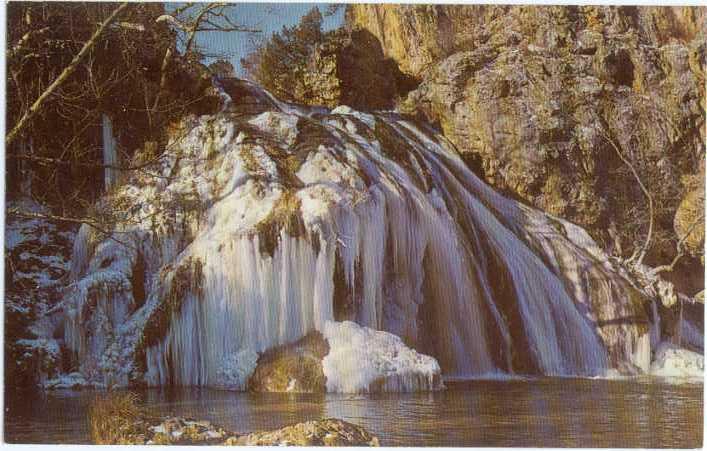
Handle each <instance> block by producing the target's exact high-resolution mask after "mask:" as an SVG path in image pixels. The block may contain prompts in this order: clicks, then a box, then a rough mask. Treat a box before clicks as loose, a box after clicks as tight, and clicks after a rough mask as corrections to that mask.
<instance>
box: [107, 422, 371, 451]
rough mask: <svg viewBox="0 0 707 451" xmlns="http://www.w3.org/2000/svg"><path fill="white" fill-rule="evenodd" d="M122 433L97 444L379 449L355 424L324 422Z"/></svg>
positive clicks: (140, 428) (195, 425) (151, 427)
mask: <svg viewBox="0 0 707 451" xmlns="http://www.w3.org/2000/svg"><path fill="white" fill-rule="evenodd" d="M128 426H129V427H127V428H124V432H122V433H119V434H115V435H114V436H112V437H110V440H105V438H104V437H102V441H101V442H100V443H101V444H104V445H109V444H111V445H112V444H120V445H181V446H193V445H222V446H223V445H226V446H233V445H236V446H379V442H378V438H376V437H375V436H373V435H371V434H370V433H369V432H368V431H366V430H365V429H364V428H362V427H360V426H356V425H355V424H352V423H349V422H346V421H343V420H339V419H335V418H325V419H322V420H316V421H307V422H305V423H298V424H294V425H291V426H285V427H283V428H281V429H276V430H273V431H262V432H253V433H235V432H231V431H228V430H226V429H224V428H222V427H219V426H217V425H214V424H212V423H211V422H210V421H205V420H194V419H189V418H180V417H170V418H166V419H164V420H163V421H161V422H158V423H157V424H151V422H150V421H147V420H145V419H139V420H133V421H132V422H131V423H130V424H129V425H128Z"/></svg>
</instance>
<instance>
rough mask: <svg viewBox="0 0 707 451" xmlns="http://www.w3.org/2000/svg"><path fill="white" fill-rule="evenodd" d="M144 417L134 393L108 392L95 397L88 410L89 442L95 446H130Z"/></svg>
mask: <svg viewBox="0 0 707 451" xmlns="http://www.w3.org/2000/svg"><path fill="white" fill-rule="evenodd" d="M144 417H145V411H144V409H143V408H142V406H140V405H139V398H138V396H137V395H136V394H135V393H132V392H108V393H106V394H104V395H101V396H97V397H96V398H95V399H94V400H93V401H92V402H91V405H90V406H89V409H88V425H89V430H90V433H91V440H92V441H93V442H94V443H95V444H96V445H116V444H130V443H131V442H132V441H134V440H132V437H134V436H135V435H137V434H138V433H139V431H138V425H139V424H141V422H142V421H143V420H144Z"/></svg>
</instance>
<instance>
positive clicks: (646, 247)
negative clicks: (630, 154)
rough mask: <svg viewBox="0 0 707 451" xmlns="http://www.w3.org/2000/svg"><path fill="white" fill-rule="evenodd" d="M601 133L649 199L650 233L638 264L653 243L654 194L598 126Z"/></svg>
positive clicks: (642, 248)
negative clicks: (652, 194)
mask: <svg viewBox="0 0 707 451" xmlns="http://www.w3.org/2000/svg"><path fill="white" fill-rule="evenodd" d="M597 130H598V131H599V133H600V134H601V135H602V136H603V137H604V139H605V140H606V141H607V142H608V143H609V144H611V147H613V148H614V150H615V151H616V154H617V155H618V156H619V158H620V159H621V161H623V162H624V164H625V165H626V166H628V168H629V169H630V170H631V173H632V174H633V177H634V178H635V179H636V182H638V186H640V187H641V191H643V194H644V195H645V196H646V198H647V199H648V214H649V217H648V233H647V234H646V241H645V242H644V243H643V247H641V252H640V253H639V254H638V259H637V260H636V263H637V264H639V265H640V264H641V263H643V259H644V258H645V256H646V253H647V252H648V248H649V247H650V244H651V239H652V237H653V216H655V213H654V211H653V196H651V193H650V192H649V191H648V188H646V186H645V185H644V184H643V182H642V181H641V177H639V176H638V172H637V171H636V168H634V167H633V164H631V162H630V161H629V160H628V159H627V158H626V157H625V156H624V154H623V152H621V149H620V148H619V146H618V145H617V144H616V143H615V142H614V140H613V139H611V138H610V137H609V135H608V134H607V133H606V132H605V131H604V130H602V129H600V128H597ZM635 256H636V254H635V253H634V255H633V256H632V257H631V259H630V260H633V259H634V258H635Z"/></svg>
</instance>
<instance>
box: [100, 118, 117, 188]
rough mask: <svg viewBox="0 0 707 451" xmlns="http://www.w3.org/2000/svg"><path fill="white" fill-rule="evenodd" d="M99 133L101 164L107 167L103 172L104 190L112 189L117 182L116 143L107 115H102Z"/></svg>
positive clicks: (111, 123)
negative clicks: (101, 140)
mask: <svg viewBox="0 0 707 451" xmlns="http://www.w3.org/2000/svg"><path fill="white" fill-rule="evenodd" d="M101 124H102V125H101V133H102V137H103V164H104V165H106V166H107V167H106V168H105V170H104V179H105V188H106V189H108V188H110V187H112V186H113V185H114V184H115V182H117V180H118V169H116V166H118V143H117V142H116V140H115V136H113V122H112V121H111V120H110V118H109V117H108V115H106V114H104V115H103V119H102V123H101Z"/></svg>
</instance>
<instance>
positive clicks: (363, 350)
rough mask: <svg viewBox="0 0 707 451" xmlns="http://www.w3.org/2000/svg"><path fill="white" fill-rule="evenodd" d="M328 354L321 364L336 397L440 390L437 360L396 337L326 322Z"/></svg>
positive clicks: (345, 323) (350, 323)
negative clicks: (406, 344) (371, 393)
mask: <svg viewBox="0 0 707 451" xmlns="http://www.w3.org/2000/svg"><path fill="white" fill-rule="evenodd" d="M323 335H324V337H325V338H326V339H327V341H328V342H329V348H330V350H329V354H327V355H326V356H325V357H324V359H323V360H322V366H323V368H324V375H325V376H326V388H327V391H328V392H336V393H367V392H377V391H393V392H399V391H404V392H405V391H425V390H438V389H441V388H442V387H443V385H442V378H441V371H440V367H439V364H438V363H437V360H435V359H434V358H433V357H430V356H427V355H424V354H420V353H418V352H417V351H415V350H414V349H410V348H408V347H407V346H405V344H404V343H403V341H402V340H401V339H400V337H397V336H395V335H393V334H390V333H388V332H383V331H378V330H373V329H370V328H368V327H361V326H359V325H358V324H356V323H354V322H351V321H344V322H342V323H338V322H334V321H328V322H327V323H326V324H325V325H324V331H323Z"/></svg>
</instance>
